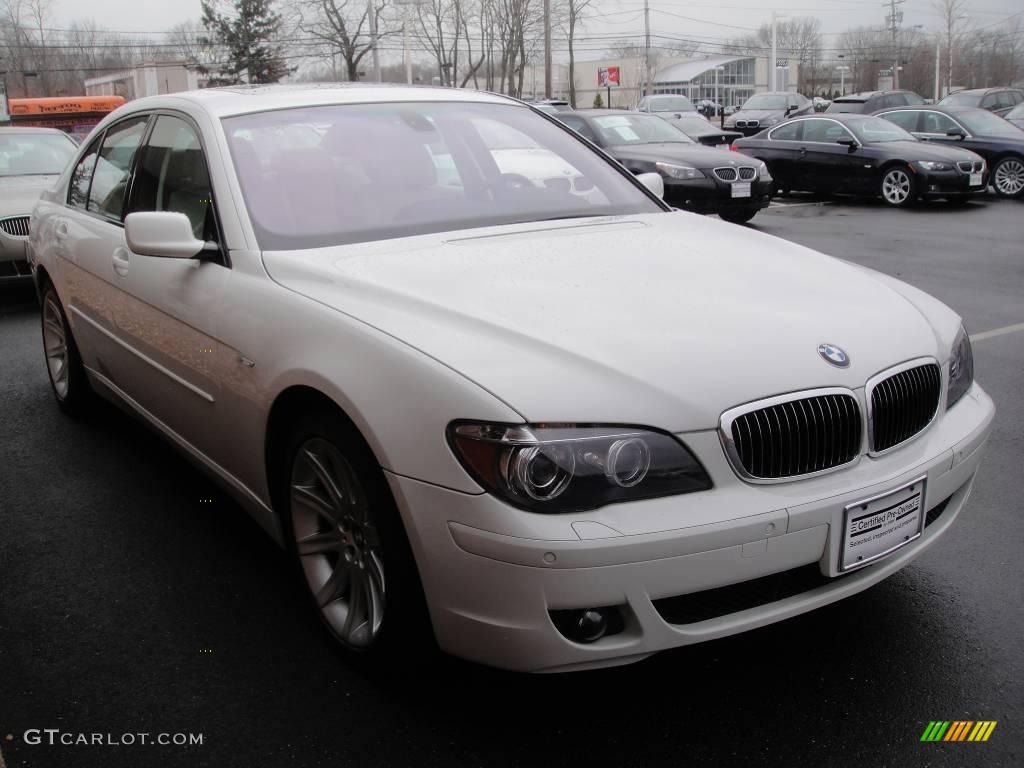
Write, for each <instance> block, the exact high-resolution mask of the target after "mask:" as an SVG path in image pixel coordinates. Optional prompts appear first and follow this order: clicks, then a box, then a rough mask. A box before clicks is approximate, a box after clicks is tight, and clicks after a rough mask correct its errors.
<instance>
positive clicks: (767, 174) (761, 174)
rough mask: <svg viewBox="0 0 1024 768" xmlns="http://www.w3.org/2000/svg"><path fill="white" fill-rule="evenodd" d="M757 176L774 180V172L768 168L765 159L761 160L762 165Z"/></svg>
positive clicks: (763, 179) (762, 179)
mask: <svg viewBox="0 0 1024 768" xmlns="http://www.w3.org/2000/svg"><path fill="white" fill-rule="evenodd" d="M757 177H758V178H759V179H760V180H761V181H771V180H772V174H771V172H770V171H769V170H768V166H767V165H766V164H765V163H764V162H763V161H762V162H761V165H759V166H758V168H757Z"/></svg>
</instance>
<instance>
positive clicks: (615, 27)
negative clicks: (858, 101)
mask: <svg viewBox="0 0 1024 768" xmlns="http://www.w3.org/2000/svg"><path fill="white" fill-rule="evenodd" d="M558 2H559V0H552V4H553V5H555V4H557V3H558ZM967 2H968V8H969V11H970V13H971V16H972V21H973V23H974V26H975V27H986V28H988V29H998V28H999V26H1000V25H1001V24H1003V23H1004V22H1005V20H1006V19H1008V18H1011V20H1013V19H1018V20H1020V21H1021V23H1022V24H1024V7H1022V5H1021V0H967ZM54 7H55V14H54V16H55V18H54V22H55V23H54V26H56V27H61V26H63V25H64V24H66V23H67V22H70V21H72V20H74V19H87V18H92V19H94V20H95V21H96V22H97V24H98V25H100V26H101V27H105V28H108V29H112V30H121V31H128V32H162V31H165V30H166V29H168V28H169V27H171V26H173V25H174V24H176V23H178V22H182V21H188V20H198V19H199V16H200V3H199V0H176V1H175V2H166V0H159V2H158V1H157V0H55V5H54ZM650 7H651V31H652V33H653V34H655V35H659V34H662V35H668V36H675V37H687V38H690V39H700V40H706V41H707V42H708V43H710V44H714V43H715V42H721V41H722V40H723V39H730V38H734V37H737V36H742V35H744V34H747V33H748V32H750V31H753V30H755V29H756V28H757V26H758V25H759V24H760V23H762V22H767V21H768V20H769V19H770V18H771V12H772V9H773V8H774V9H775V10H777V11H778V12H779V13H780V14H784V15H788V16H806V15H814V16H818V17H819V18H820V19H821V21H822V30H823V31H824V32H825V33H826V36H825V37H824V47H825V48H826V49H827V48H829V47H830V46H831V44H833V43H834V42H835V40H836V33H839V32H841V31H842V30H844V29H846V28H848V27H853V26H859V25H882V24H883V23H884V22H885V16H886V13H887V11H886V10H884V9H883V8H882V0H774V2H773V1H772V0H720V2H715V1H714V0H694V2H687V0H650ZM901 8H902V10H903V12H904V18H903V24H904V26H911V25H915V24H923V25H924V26H925V27H926V28H928V29H929V30H936V29H937V28H938V26H939V23H940V19H941V15H940V14H939V13H938V12H937V11H936V10H935V7H934V0H907V2H906V3H905V4H904V5H903V6H901ZM594 9H595V13H594V15H593V17H592V18H591V19H590V20H588V22H587V25H586V27H585V29H584V31H583V32H582V34H583V35H593V36H600V35H609V36H614V35H623V36H626V35H639V34H642V33H643V29H644V23H643V0H594ZM682 17H687V18H682ZM603 45H604V42H603V41H592V42H589V43H585V44H583V45H581V46H580V47H581V48H583V49H584V50H583V51H581V54H580V58H598V56H599V55H600V50H599V49H600V48H601V47H602V46H603ZM559 58H561V57H559Z"/></svg>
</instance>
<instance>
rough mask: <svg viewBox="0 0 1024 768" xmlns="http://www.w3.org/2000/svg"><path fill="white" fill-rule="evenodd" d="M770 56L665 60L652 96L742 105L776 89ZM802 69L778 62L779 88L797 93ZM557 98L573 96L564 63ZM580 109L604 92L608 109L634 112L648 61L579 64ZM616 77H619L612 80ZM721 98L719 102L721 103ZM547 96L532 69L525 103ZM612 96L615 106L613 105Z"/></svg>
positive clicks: (655, 73) (658, 66)
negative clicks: (771, 80) (770, 72)
mask: <svg viewBox="0 0 1024 768" xmlns="http://www.w3.org/2000/svg"><path fill="white" fill-rule="evenodd" d="M770 64H771V60H770V59H769V58H768V57H767V56H708V57H705V58H671V59H669V58H661V57H659V59H658V60H657V61H656V62H652V67H651V69H652V74H651V82H650V86H649V88H648V89H646V90H647V91H648V92H650V93H676V94H681V95H683V96H686V97H687V98H689V99H690V101H693V102H697V101H700V100H703V99H708V100H710V101H716V100H717V101H718V103H720V104H722V105H723V106H731V105H734V104H735V105H739V104H742V103H743V102H744V101H746V100H747V99H748V98H750V97H751V96H753V95H754V94H755V93H761V92H763V91H768V90H772V89H771V88H770V87H769V77H768V70H769V67H770ZM616 68H617V73H618V85H611V86H605V87H601V86H599V85H598V83H599V82H604V81H605V80H607V79H611V80H612V81H614V79H615V78H614V74H615V72H616ZM797 68H798V64H797V62H796V61H795V60H788V61H787V60H786V59H783V58H779V59H778V89H779V90H783V91H791V90H796V83H797V75H798V70H797ZM552 70H553V71H552V96H553V97H554V98H561V99H567V98H568V97H569V67H568V66H566V65H565V64H558V65H555V66H554V67H553V68H552ZM575 70H576V71H575V78H574V79H575V81H576V105H577V106H578V107H581V108H583V107H589V106H592V105H593V103H594V98H595V97H596V96H597V94H598V93H600V94H601V100H602V102H603V103H604V104H605V106H611V107H632V106H633V105H634V104H636V103H637V102H638V101H639V100H640V98H641V96H643V95H644V92H645V87H644V86H645V83H644V79H645V78H644V61H643V58H628V57H625V58H614V59H598V60H594V61H577V62H576V66H575ZM609 72H611V73H612V75H613V77H611V78H608V76H607V75H608V73H609ZM716 94H717V99H716ZM543 95H544V69H543V67H534V66H530V67H527V68H526V71H525V72H524V77H523V98H524V99H527V100H530V99H540V98H543ZM609 97H610V99H611V102H610V103H609Z"/></svg>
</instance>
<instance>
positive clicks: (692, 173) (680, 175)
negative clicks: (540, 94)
mask: <svg viewBox="0 0 1024 768" xmlns="http://www.w3.org/2000/svg"><path fill="white" fill-rule="evenodd" d="M558 119H559V120H561V121H562V122H563V123H565V124H566V125H567V126H569V127H570V128H572V129H573V130H574V131H577V132H578V133H579V134H580V135H582V136H584V137H585V138H587V139H589V140H590V141H592V142H593V143H594V144H596V145H597V146H599V147H601V148H602V149H603V150H605V151H606V152H607V153H608V154H609V155H611V156H612V157H614V158H615V159H616V160H618V161H619V162H620V163H622V164H623V165H624V166H625V167H626V168H627V169H628V170H630V171H631V172H633V173H637V174H639V173H652V172H653V173H659V174H661V176H662V178H663V180H664V183H665V200H666V201H667V202H669V203H670V204H672V205H674V206H675V207H677V208H682V209H683V210H687V211H693V212H694V213H717V214H718V215H719V216H720V217H721V218H723V219H725V220H726V221H731V222H734V223H737V224H740V223H743V222H747V221H750V220H751V219H752V218H754V215H755V214H756V213H757V212H758V211H759V210H761V209H762V208H765V207H767V206H768V204H769V203H770V202H771V192H772V179H771V177H770V176H769V175H768V171H767V169H766V168H764V167H763V165H762V164H761V163H755V162H744V161H742V158H741V161H740V162H737V155H736V153H734V152H729V151H727V150H724V149H711V148H710V147H705V146H702V145H700V144H698V143H696V142H695V141H693V139H691V138H690V137H689V136H687V135H686V134H684V133H683V132H682V131H680V130H679V129H677V128H673V127H672V126H671V125H670V124H669V123H668V121H666V120H664V119H662V118H661V117H658V116H657V115H641V114H637V113H635V112H622V111H619V110H614V109H583V110H577V111H576V112H572V113H566V114H560V115H558Z"/></svg>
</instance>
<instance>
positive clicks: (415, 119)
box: [223, 102, 682, 250]
mask: <svg viewBox="0 0 1024 768" xmlns="http://www.w3.org/2000/svg"><path fill="white" fill-rule="evenodd" d="M633 117H634V118H637V119H639V118H641V117H645V116H642V115H636V114H634V115H633ZM646 119H648V120H653V121H656V122H658V123H660V124H661V125H662V126H664V129H665V130H667V131H669V132H670V134H672V135H677V136H682V134H680V133H679V132H678V131H676V130H675V129H674V128H672V127H671V126H670V125H668V123H666V122H664V121H663V120H661V119H660V118H657V117H653V116H648V117H646ZM223 125H224V131H225V133H226V136H227V140H228V144H229V146H230V150H231V156H232V159H233V162H234V166H235V170H236V173H237V175H238V180H239V183H240V185H241V187H242V193H243V196H244V199H245V203H246V206H247V208H248V211H249V214H250V218H251V220H252V223H253V228H254V230H255V232H256V237H257V239H258V241H259V243H260V246H261V247H262V248H264V249H268V250H298V249H303V248H318V247H325V246H331V245H342V244H347V243H357V242H367V241H373V240H384V239H388V238H395V237H407V236H412V235H419V234H426V233H431V232H446V231H454V230H463V229H469V228H474V227H488V226H496V225H501V224H511V223H520V222H531V221H543V220H549V219H560V218H579V217H587V216H606V215H624V214H633V213H656V212H659V211H663V210H664V209H663V208H662V207H661V206H660V205H659V204H658V203H656V202H655V201H654V200H652V199H651V198H650V196H649V195H647V194H646V193H645V192H644V190H643V189H642V188H640V187H638V186H637V185H636V184H635V183H634V182H632V181H631V180H629V179H628V178H627V177H625V176H624V175H623V174H622V173H621V171H619V170H618V168H617V167H616V166H615V165H614V164H613V163H611V162H609V161H608V160H607V159H605V158H604V157H603V156H601V155H600V154H599V153H597V152H595V151H593V150H592V149H591V148H589V147H587V146H586V145H584V144H583V143H582V142H580V141H579V140H578V139H577V138H575V137H574V136H573V135H572V133H571V132H570V131H568V130H566V129H565V128H564V127H560V126H558V125H557V124H555V123H553V122H551V121H550V120H548V119H546V118H544V117H542V116H541V115H538V114H537V113H536V112H534V111H533V110H532V109H530V108H529V107H525V106H518V105H513V104H478V103H457V102H455V103H449V102H406V103H381V104H351V105H329V106H318V107H301V108H293V109H283V110H276V111H272V112H262V113H254V114H248V115H239V116H235V117H228V118H225V119H224V120H223ZM288 126H306V127H308V128H309V129H311V130H313V131H314V132H315V135H316V140H315V142H313V143H311V145H310V146H302V147H295V146H280V145H278V144H276V143H274V142H271V141H265V140H264V138H265V137H266V136H268V135H272V134H273V132H274V131H279V130H289V128H288Z"/></svg>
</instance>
